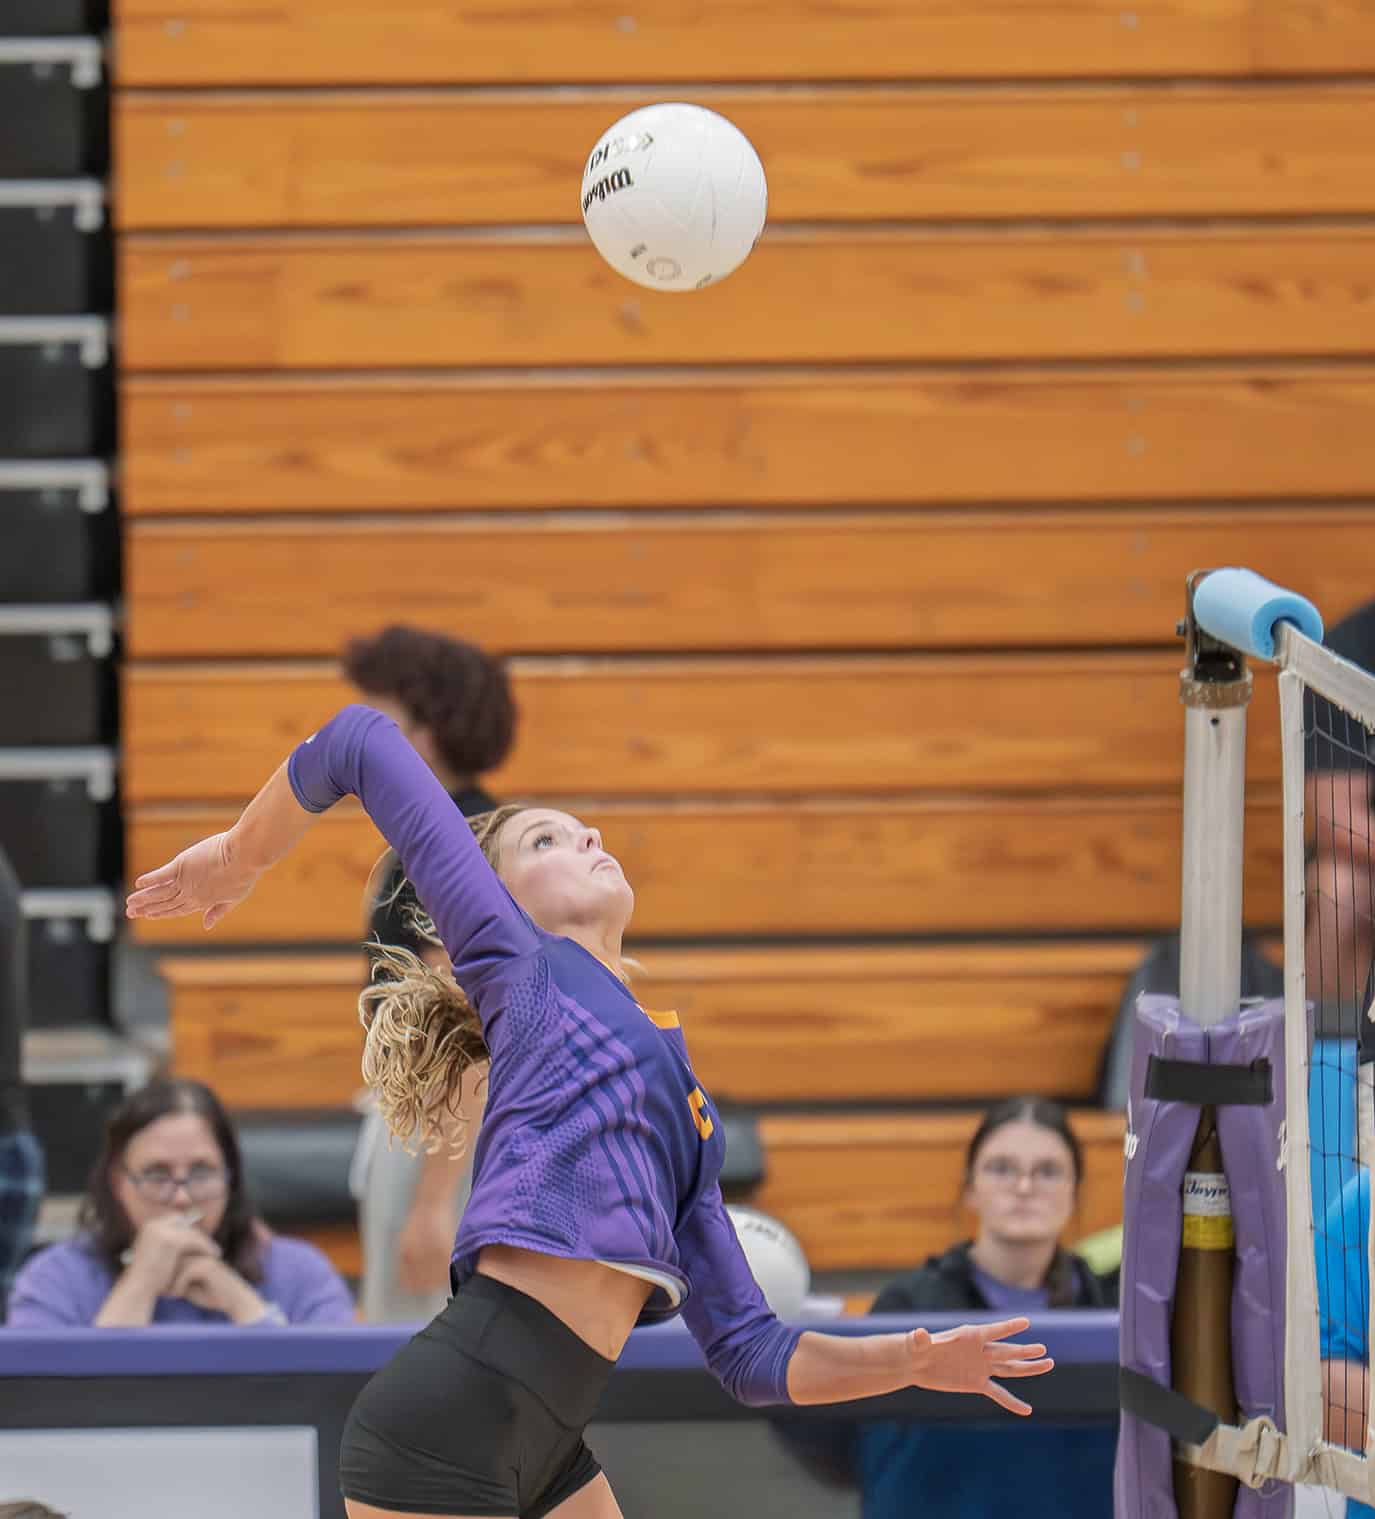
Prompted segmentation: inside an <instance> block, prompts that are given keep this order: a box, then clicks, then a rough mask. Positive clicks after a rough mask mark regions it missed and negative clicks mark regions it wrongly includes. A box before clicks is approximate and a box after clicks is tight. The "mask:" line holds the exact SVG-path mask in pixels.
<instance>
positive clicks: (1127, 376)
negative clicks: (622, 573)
mask: <svg viewBox="0 0 1375 1519" xmlns="http://www.w3.org/2000/svg"><path fill="white" fill-rule="evenodd" d="M708 294H709V292H708ZM1261 341H1263V338H1262V339H1261ZM123 411H124V423H123V425H124V455H123V496H122V501H123V506H124V510H125V512H126V513H127V514H128V515H129V516H131V517H141V516H145V515H149V514H159V513H160V514H164V515H165V514H169V513H171V514H176V515H182V516H184V515H190V514H202V513H222V512H270V513H281V512H294V511H310V512H339V511H386V510H397V511H400V510H410V509H425V508H430V509H433V508H443V509H454V510H467V511H495V510H499V509H535V508H547V507H562V508H614V509H630V508H642V507H658V508H662V507H691V508H703V507H716V508H733V507H797V506H815V507H833V506H835V505H837V504H844V505H853V506H908V505H915V504H923V505H950V506H957V505H971V506H972V505H978V504H981V503H984V502H988V501H1007V500H1013V499H1016V500H1020V501H1021V502H1023V503H1025V504H1026V505H1028V506H1032V505H1037V504H1040V505H1045V506H1058V505H1061V504H1063V503H1065V502H1074V501H1080V502H1101V501H1114V500H1115V501H1122V502H1134V501H1142V500H1156V501H1161V502H1173V501H1199V500H1237V499H1250V500H1256V501H1275V500H1285V499H1287V498H1296V499H1297V498H1302V497H1310V498H1312V497H1316V498H1322V497H1336V498H1358V497H1360V496H1361V495H1362V494H1363V493H1364V492H1365V491H1366V490H1368V488H1369V484H1370V481H1371V479H1372V478H1375V428H1371V427H1370V425H1369V422H1370V415H1371V412H1372V411H1375V363H1354V362H1353V363H1350V364H1342V365H1340V366H1337V365H1333V364H1320V363H1305V364H1297V363H1295V364H1287V365H1286V364H1254V365H1250V366H1244V367H1243V366H1236V367H1227V368H1211V367H1210V368H1204V369H1200V368H1198V367H1196V366H1192V365H1191V366H1187V367H1175V368H1160V367H1154V366H1152V367H1149V368H1142V367H1128V366H1113V367H1107V368H1097V367H1095V368H1086V369H1080V368H1075V369H1071V370H1061V369H1050V368H1046V367H1044V366H1042V367H1036V368H1010V369H1006V370H1002V371H1000V372H999V373H998V374H997V375H996V377H995V376H991V375H987V374H984V373H980V372H974V373H971V372H969V371H967V370H933V369H910V368H885V369H876V370H860V371H855V370H827V369H821V370H816V369H803V368H796V369H789V370H786V371H782V372H780V371H777V370H772V369H766V370H743V371H742V370H738V369H719V370H711V371H700V370H689V371H681V370H672V369H657V370H653V371H650V372H645V373H637V374H627V373H625V372H610V373H605V374H600V373H591V374H589V373H587V372H583V371H579V372H575V373H560V372H557V371H553V372H551V371H543V370H541V371H539V372H536V373H518V374H500V375H492V374H490V373H488V372H485V371H475V372H467V373H440V374H433V375H409V374H408V375H379V374H369V375H349V376H336V377H330V378H327V379H317V378H313V377H302V376H296V375H287V374H282V373H273V374H271V375H268V376H254V377H252V378H241V377H239V376H223V377H216V378H207V377H202V376H199V375H195V376H181V377H176V378H168V377H164V376H157V377H141V376H139V377H131V378H130V379H128V380H127V381H126V382H125V385H124V389H123Z"/></svg>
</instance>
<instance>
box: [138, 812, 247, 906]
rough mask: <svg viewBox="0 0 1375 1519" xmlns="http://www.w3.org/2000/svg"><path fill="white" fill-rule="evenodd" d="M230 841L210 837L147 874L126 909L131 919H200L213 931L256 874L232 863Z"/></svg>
mask: <svg viewBox="0 0 1375 1519" xmlns="http://www.w3.org/2000/svg"><path fill="white" fill-rule="evenodd" d="M233 856H234V851H233V849H232V847H231V845H230V843H229V835H228V834H225V833H214V834H211V836H210V837H209V838H208V839H202V840H201V841H200V843H199V844H192V845H191V847H190V848H189V849H183V850H182V852H181V853H180V854H179V855H178V856H177V857H176V859H174V860H169V861H168V863H167V864H166V865H159V866H158V868H157V869H156V870H149V871H146V872H145V873H144V874H143V875H141V876H140V877H139V878H138V880H137V881H135V882H134V890H133V891H132V892H130V894H129V898H128V900H127V902H126V903H125V904H124V911H125V913H126V914H127V915H128V916H129V917H131V918H185V917H189V916H190V915H191V914H192V913H200V914H202V917H203V921H204V923H205V926H206V928H214V926H215V924H216V923H218V922H219V921H220V919H221V918H222V917H224V915H225V913H227V912H229V911H230V910H231V909H232V908H234V907H237V906H238V905H239V903H240V902H242V901H243V899H244V898H245V897H246V896H247V895H248V894H249V892H250V891H252V890H253V888H254V886H255V885H256V884H257V881H258V876H259V874H260V872H258V871H256V870H250V869H247V868H246V867H245V866H244V865H242V864H241V863H239V862H238V861H237V860H235V859H234V857H233Z"/></svg>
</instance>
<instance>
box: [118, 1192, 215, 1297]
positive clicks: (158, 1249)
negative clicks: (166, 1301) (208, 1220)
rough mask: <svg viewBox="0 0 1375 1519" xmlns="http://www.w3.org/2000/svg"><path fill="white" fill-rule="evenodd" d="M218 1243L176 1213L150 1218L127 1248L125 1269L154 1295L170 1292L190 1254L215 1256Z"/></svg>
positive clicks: (203, 1256) (209, 1258)
mask: <svg viewBox="0 0 1375 1519" xmlns="http://www.w3.org/2000/svg"><path fill="white" fill-rule="evenodd" d="M219 1254H220V1247H219V1246H218V1245H217V1244H216V1243H215V1241H214V1240H213V1239H211V1238H210V1236H209V1235H208V1234H204V1233H202V1232H201V1230H199V1229H197V1228H196V1226H195V1225H194V1224H192V1223H188V1222H187V1221H186V1219H184V1218H183V1217H182V1216H181V1215H180V1214H179V1213H164V1214H161V1215H159V1217H157V1218H150V1219H149V1220H148V1222H147V1223H146V1224H144V1226H143V1227H142V1228H141V1229H140V1230H139V1231H138V1235H137V1237H136V1238H135V1240H134V1247H133V1249H132V1250H131V1251H130V1252H129V1271H130V1272H131V1273H132V1274H133V1275H134V1276H136V1277H137V1278H138V1279H139V1281H140V1282H142V1283H143V1284H144V1285H145V1286H146V1287H147V1288H148V1289H149V1291H150V1292H151V1293H153V1295H155V1296H157V1297H166V1296H172V1297H175V1296H176V1294H175V1293H173V1292H172V1291H171V1288H172V1282H173V1280H174V1279H175V1277H176V1275H177V1273H178V1271H180V1270H181V1267H182V1263H183V1262H184V1261H185V1260H187V1259H189V1258H191V1257H197V1258H204V1259H207V1260H218V1259H219Z"/></svg>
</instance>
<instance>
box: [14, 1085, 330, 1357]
mask: <svg viewBox="0 0 1375 1519" xmlns="http://www.w3.org/2000/svg"><path fill="white" fill-rule="evenodd" d="M353 1319H354V1309H353V1302H352V1299H351V1298H350V1295H349V1291H348V1288H347V1287H346V1286H345V1284H344V1281H343V1279H342V1278H341V1277H340V1276H339V1274H338V1273H337V1272H336V1271H335V1269H334V1267H333V1266H331V1265H330V1263H329V1261H328V1260H327V1259H326V1258H325V1256H324V1255H322V1254H321V1253H320V1251H318V1250H317V1249H316V1248H315V1247H314V1246H313V1245H309V1244H307V1243H306V1242H305V1241H304V1240H298V1239H289V1238H286V1237H284V1236H282V1235H277V1234H273V1233H271V1232H270V1231H269V1230H268V1229H267V1227H266V1225H264V1224H263V1223H262V1222H261V1220H259V1219H258V1218H256V1217H255V1216H254V1213H253V1208H252V1204H251V1202H250V1200H249V1196H248V1190H247V1187H246V1186H245V1183H244V1175H243V1165H242V1162H241V1160H240V1156H239V1144H238V1139H237V1137H236V1136H235V1133H234V1129H233V1125H232V1124H231V1123H230V1121H229V1115H228V1114H227V1113H226V1112H225V1110H224V1108H223V1107H222V1106H221V1104H220V1101H219V1099H218V1098H217V1097H216V1096H215V1094H214V1093H213V1092H212V1091H210V1089H209V1088H208V1087H205V1086H203V1085H201V1083H200V1082H198V1081H184V1080H159V1081H154V1082H152V1083H150V1084H149V1085H148V1086H146V1087H144V1088H143V1089H142V1090H141V1091H138V1092H135V1093H134V1094H133V1095H132V1096H130V1097H128V1098H127V1099H126V1100H125V1101H124V1102H123V1103H122V1104H121V1106H120V1107H118V1108H117V1109H116V1110H115V1111H114V1113H112V1114H111V1116H110V1119H109V1121H108V1123H107V1126H106V1132H105V1144H104V1147H103V1149H102V1152H101V1155H100V1157H99V1159H98V1160H97V1162H96V1165H95V1168H94V1170H93V1171H92V1174H91V1182H90V1188H89V1191H88V1194H87V1197H86V1200H85V1202H84V1204H83V1207H82V1212H81V1227H80V1232H79V1233H78V1234H77V1235H76V1236H75V1237H74V1238H73V1239H71V1240H67V1241H65V1242H63V1243H61V1244H57V1245H52V1246H50V1247H49V1248H48V1249H47V1250H44V1251H42V1252H41V1253H40V1254H38V1255H36V1256H34V1257H33V1259H32V1260H30V1261H29V1263H28V1264H27V1265H26V1266H25V1267H24V1268H23V1270H22V1271H20V1273H19V1276H18V1278H17V1280H16V1281H15V1285H14V1290H13V1293H12V1294H11V1298H10V1313H9V1325H10V1327H11V1328H15V1329H57V1328H80V1327H95V1328H120V1329H127V1328H136V1327H141V1326H143V1325H147V1324H240V1325H267V1324H278V1325H285V1324H347V1323H351V1322H352V1321H353Z"/></svg>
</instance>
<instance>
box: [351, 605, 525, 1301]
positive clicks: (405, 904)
mask: <svg viewBox="0 0 1375 1519" xmlns="http://www.w3.org/2000/svg"><path fill="white" fill-rule="evenodd" d="M343 670H344V674H345V676H346V677H347V678H348V680H349V681H350V682H351V683H352V684H353V685H354V686H355V687H356V688H357V690H358V691H359V692H360V693H361V695H362V696H363V697H364V699H365V700H366V701H367V702H368V704H369V705H370V706H372V707H374V708H375V709H377V710H378V711H382V712H385V713H386V714H387V716H388V717H390V718H392V720H393V721H394V722H395V723H396V724H397V726H398V727H399V728H400V729H401V731H402V732H403V733H404V734H405V735H406V737H407V738H408V739H409V740H410V743H411V746H412V747H413V748H414V749H415V750H416V752H417V753H418V754H419V755H420V756H421V758H422V759H424V761H425V763H426V764H427V765H428V766H429V767H430V769H431V770H433V771H434V773H435V775H436V776H438V778H439V780H440V781H441V783H442V784H443V786H444V789H445V790H446V791H447V792H448V793H449V795H450V796H451V797H452V798H453V802H454V805H455V806H456V807H457V808H458V810H459V811H460V812H461V813H462V814H463V815H464V816H465V817H475V816H477V815H479V814H481V813H484V812H490V811H491V810H492V808H494V807H495V806H496V802H495V801H494V800H493V798H492V797H491V796H490V795H489V794H488V793H487V792H486V791H485V790H484V789H483V787H482V785H481V784H480V777H481V776H482V775H484V774H485V773H486V772H487V771H489V770H493V769H495V768H496V767H497V766H498V765H499V764H501V762H502V761H503V760H504V759H505V758H506V756H507V754H508V753H509V752H510V749H511V744H512V742H513V740H514V738H515V729H516V705H515V701H514V699H513V697H512V695H511V686H510V682H509V681H508V679H507V675H506V669H505V666H504V665H503V663H502V661H501V660H499V659H497V658H495V657H494V656H492V655H491V654H488V653H486V652H485V651H484V650H482V649H480V648H477V647H476V646H475V645H473V644H470V643H465V642H463V641H462V640H461V639H457V638H446V637H444V636H443V635H441V634H438V633H430V632H426V631H425V630H423V629H420V628H413V627H405V626H400V625H393V626H391V627H387V628H383V629H382V631H381V632H380V633H375V634H372V635H370V636H368V637H366V638H355V639H354V640H353V641H352V642H351V643H350V644H349V645H348V646H347V648H346V649H345V650H344V657H343ZM367 915H368V916H367V934H368V939H369V941H370V942H371V943H372V944H388V945H400V946H401V947H402V948H404V949H408V950H410V952H411V953H412V954H414V955H417V956H419V957H420V958H421V959H422V960H424V961H425V962H426V964H428V965H431V966H434V967H436V968H438V969H440V970H444V969H446V968H447V966H448V959H447V957H446V956H445V954H444V951H443V948H442V946H440V945H439V944H438V943H436V942H435V941H434V940H433V939H431V938H429V937H427V936H426V934H425V933H424V931H423V929H422V926H421V919H422V918H423V910H422V909H421V907H420V904H419V903H418V902H417V901H416V896H415V891H414V889H413V888H412V886H411V884H410V882H409V881H408V880H407V879H406V872H405V870H404V869H403V867H402V865H401V862H400V860H399V859H398V858H397V855H396V852H395V851H394V850H388V851H387V853H386V855H385V856H384V857H383V860H382V862H381V864H380V865H379V867H378V869H377V871H375V872H374V876H373V881H372V883H371V884H370V887H369V891H368V901H367ZM374 959H375V957H374ZM373 968H374V972H375V971H376V968H377V967H376V964H374V967H373ZM481 1103H482V1088H481V1083H480V1080H479V1079H478V1077H477V1076H476V1075H475V1076H474V1078H473V1081H472V1084H471V1086H470V1088H469V1090H468V1092H467V1093H466V1100H465V1104H464V1111H465V1116H466V1117H467V1118H469V1119H470V1120H471V1119H475V1118H476V1117H477V1116H478V1115H479V1114H480V1112H481ZM470 1171H471V1154H470V1153H467V1154H461V1155H457V1156H456V1155H455V1154H454V1153H453V1147H451V1146H444V1147H441V1148H439V1149H436V1150H435V1151H434V1152H433V1153H429V1154H422V1155H414V1154H412V1153H410V1151H409V1150H408V1149H405V1148H403V1147H401V1146H400V1145H395V1144H388V1142H387V1134H386V1125H385V1124H384V1123H383V1122H382V1121H381V1119H380V1118H379V1117H378V1115H377V1113H376V1112H375V1110H373V1111H370V1112H369V1115H368V1118H367V1120H366V1121H365V1123H364V1126H363V1130H362V1134H361V1136H360V1140H359V1145H358V1153H357V1156H356V1159H355V1162H354V1167H353V1190H354V1193H355V1195H356V1196H357V1198H358V1215H359V1217H358V1223H359V1234H360V1236H361V1240H362V1248H363V1276H362V1283H361V1290H360V1299H361V1305H362V1311H363V1317H364V1318H365V1319H367V1320H369V1321H370V1322H372V1323H418V1322H420V1321H421V1320H425V1319H430V1318H433V1317H434V1315H435V1314H436V1313H438V1312H439V1310H440V1308H442V1307H443V1305H444V1302H445V1300H446V1298H447V1297H448V1285H449V1253H450V1248H451V1246H452V1244H453V1238H454V1231H455V1230H456V1229H457V1227H458V1218H459V1214H460V1213H461V1212H462V1209H463V1205H464V1203H465V1202H466V1200H467V1196H468V1186H469V1175H470Z"/></svg>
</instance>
